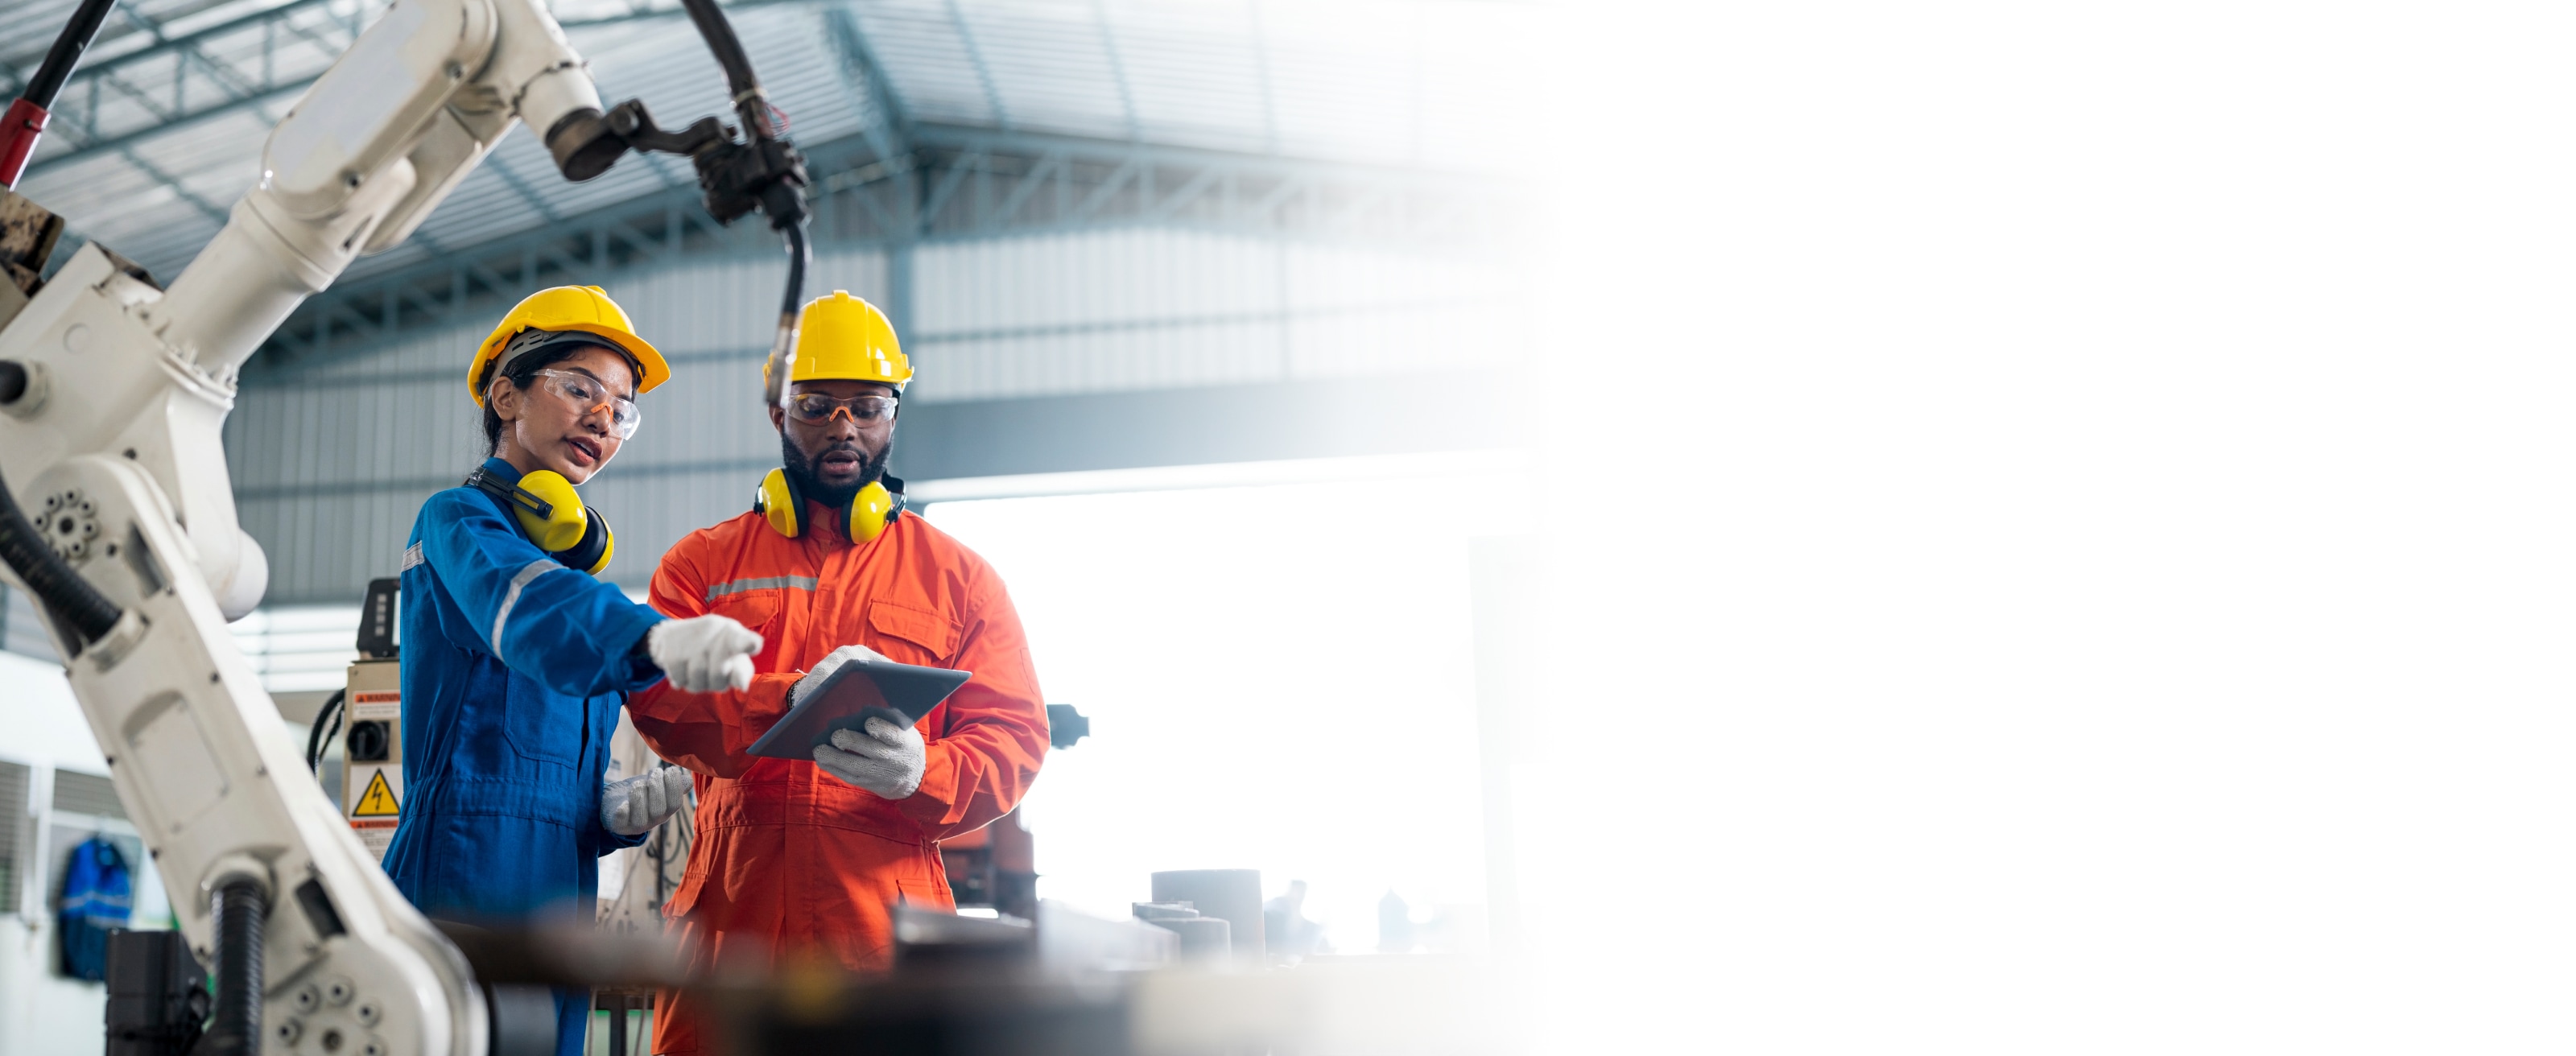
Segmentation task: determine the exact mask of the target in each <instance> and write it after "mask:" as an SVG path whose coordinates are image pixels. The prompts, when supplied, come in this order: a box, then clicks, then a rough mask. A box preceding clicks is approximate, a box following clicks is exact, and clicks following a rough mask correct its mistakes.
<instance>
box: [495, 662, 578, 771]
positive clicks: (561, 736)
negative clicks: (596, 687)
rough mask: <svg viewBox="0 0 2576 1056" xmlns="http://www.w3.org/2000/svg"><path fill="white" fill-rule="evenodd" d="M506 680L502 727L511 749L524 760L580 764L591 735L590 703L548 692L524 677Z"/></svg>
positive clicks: (567, 764)
mask: <svg viewBox="0 0 2576 1056" xmlns="http://www.w3.org/2000/svg"><path fill="white" fill-rule="evenodd" d="M503 681H504V682H506V683H507V684H508V686H509V689H508V690H507V691H505V692H504V694H503V697H502V706H501V711H502V727H501V728H502V729H503V730H504V731H506V732H507V733H508V735H509V738H510V747H511V749H512V750H514V751H517V752H518V753H519V757H520V758H523V759H539V760H544V761H546V762H550V763H562V764H564V765H565V766H570V765H572V764H574V763H576V762H579V761H580V759H581V745H582V741H583V740H584V739H585V738H586V737H587V735H588V732H589V730H588V727H589V724H590V716H589V714H588V711H587V708H586V707H585V705H586V703H587V702H586V701H584V700H582V699H581V698H579V697H567V696H563V695H560V694H556V693H548V692H546V691H545V690H544V689H541V688H539V687H538V686H537V685H536V684H535V683H533V682H530V681H528V680H527V679H524V678H504V680H503Z"/></svg>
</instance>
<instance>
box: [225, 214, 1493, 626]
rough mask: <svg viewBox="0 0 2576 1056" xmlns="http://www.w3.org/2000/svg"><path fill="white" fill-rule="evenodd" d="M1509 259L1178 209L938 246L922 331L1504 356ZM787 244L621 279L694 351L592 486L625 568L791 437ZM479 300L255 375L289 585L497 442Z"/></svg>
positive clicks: (820, 278) (332, 591) (274, 598)
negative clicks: (765, 402) (1048, 232)
mask: <svg viewBox="0 0 2576 1056" xmlns="http://www.w3.org/2000/svg"><path fill="white" fill-rule="evenodd" d="M886 269H887V264H886V260H885V258H884V256H883V255H882V254H879V253H876V252H873V251H864V252H848V251H843V252H825V253H821V254H818V255H817V258H816V260H815V265H814V270H813V272H812V274H811V278H810V279H809V281H808V287H809V290H810V291H812V292H815V293H820V292H823V291H826V290H830V289H833V288H836V287H837V288H842V289H848V290H850V291H851V292H853V293H856V294H859V295H861V296H864V297H868V298H871V299H879V300H881V299H882V298H883V297H884V296H885V293H886V286H887V273H886ZM1508 274H1509V273H1508V272H1507V271H1506V270H1505V269H1504V268H1503V267H1502V266H1500V265H1499V264H1498V263H1496V262H1494V261H1491V260H1486V259H1464V258H1458V257H1449V256H1428V255H1408V254H1404V253H1399V252H1391V251H1384V250H1370V249H1358V248H1350V247H1336V246H1326V245H1317V244H1303V243H1286V242H1279V241H1272V240H1264V239H1258V238H1245V237H1235V236H1223V235H1211V234H1205V233H1195V232H1182V231H1162V230H1110V231H1096V232H1085V233H1076V234H1065V235H1054V236H1045V237H1031V238H1014V239H999V240H990V241H976V242H963V243H948V244H932V245H926V246H922V247H920V248H919V249H917V250H916V251H915V256H914V276H915V278H914V284H913V288H914V291H915V293H914V298H915V301H914V309H913V312H914V321H913V323H912V325H911V328H910V329H911V332H910V333H907V334H906V335H905V347H906V349H907V351H909V352H911V353H912V354H913V356H914V358H915V362H916V365H917V366H918V368H919V370H920V372H921V380H920V381H919V382H917V383H916V386H915V388H914V389H913V390H912V392H911V394H910V395H911V397H912V398H913V399H915V400H917V401H921V402H939V401H954V400H977V399H990V398H996V397H1006V396H1038V395H1052V394H1072V393H1096V392H1115V391H1133V390H1140V389H1170V388H1186V387H1193V386H1200V385H1213V384H1230V383H1241V382H1258V381H1271V380H1286V379H1294V378H1312V377H1330V376H1349V375H1363V374H1372V373H1381V372H1405V371H1417V370H1428V369H1438V368H1444V367H1456V366H1473V365H1476V364H1479V363H1487V362H1492V361H1494V353H1495V349H1496V348H1497V347H1498V346H1499V345H1501V344H1504V343H1507V342H1510V341H1512V340H1515V335H1513V334H1512V333H1511V332H1510V331H1509V328H1508V323H1507V322H1505V320H1506V318H1507V317H1508V316H1511V315H1513V314H1517V313H1514V312H1512V311H1511V310H1510V309H1511V307H1512V304H1513V301H1514V297H1513V295H1512V294H1511V293H1510V292H1509V290H1508V281H1509V280H1508ZM780 278H781V265H780V263H779V262H778V261H776V260H775V259H774V258H771V257H767V256H763V257H758V258H745V259H739V260H718V261H709V262H703V263H687V264H676V265H665V266H660V267H652V268H639V269H635V270H632V271H627V272H621V273H617V274H612V275H609V276H604V277H603V280H602V282H601V285H602V286H604V287H605V288H606V289H607V290H608V291H609V293H610V294H611V295H612V296H614V297H616V298H617V300H618V302H619V303H620V304H622V305H624V306H625V307H626V309H627V310H628V311H629V312H630V313H631V314H632V315H634V317H635V319H636V323H637V326H638V327H639V328H640V329H641V330H642V331H643V333H644V334H645V336H646V337H648V338H650V339H651V340H653V341H654V342H655V343H656V345H657V346H658V347H660V348H661V349H662V350H663V351H664V352H665V353H666V354H668V355H669V356H670V357H671V359H672V361H673V368H674V370H673V377H672V380H671V382H670V383H669V384H667V385H665V386H664V387H662V388H660V389H658V390H656V391H655V392H654V393H653V394H652V395H651V396H649V397H647V398H646V399H645V400H644V401H643V411H644V426H643V429H642V430H641V431H640V432H638V433H637V434H636V437H635V439H634V440H633V441H632V442H630V443H629V444H628V445H627V447H626V449H625V450H624V451H622V452H620V454H619V456H618V458H617V461H616V464H615V465H614V466H613V467H612V468H611V469H610V470H609V471H607V472H606V473H604V474H602V475H601V476H600V478H599V480H598V481H597V482H596V483H594V484H592V485H590V486H588V487H586V488H585V489H584V496H585V498H586V500H587V501H588V502H589V503H590V504H591V505H592V506H594V507H596V508H597V509H599V510H600V511H601V512H602V513H603V514H604V515H605V516H607V517H608V518H609V520H610V521H611V523H613V524H614V525H615V526H616V528H617V539H618V553H617V559H616V561H615V563H614V564H613V565H612V566H611V568H610V570H609V578H610V579H612V580H614V581H616V582H619V583H621V584H625V585H628V586H638V587H640V586H642V585H643V584H645V583H646V582H647V581H648V580H649V579H650V577H651V575H652V570H653V566H654V563H655V562H656V561H657V560H658V559H659V557H660V555H661V552H662V551H663V550H664V549H665V548H667V547H668V546H669V545H670V544H671V543H672V542H673V541H675V540H677V539H678V538H679V537H680V536H681V535H683V534H686V533H687V532H689V531H691V530H694V529H696V528H699V527H703V526H705V525H707V524H710V523H713V522H715V521H717V520H721V519H723V518H725V517H729V516H732V515H733V514H736V513H739V512H741V511H742V510H744V509H747V508H748V507H749V503H750V496H751V494H752V490H753V486H754V485H755V484H756V483H757V482H758V479H759V475H760V472H761V467H765V466H769V465H774V464H776V462H775V460H776V458H777V450H778V448H777V444H778V441H777V435H776V433H774V432H773V431H772V430H771V429H770V428H769V424H768V420H767V418H766V416H765V415H763V414H762V413H761V412H760V409H759V406H758V393H757V379H758V375H759V369H758V363H759V360H760V357H761V356H762V355H763V354H765V352H766V351H767V347H766V346H767V337H768V334H769V331H770V328H771V327H772V326H773V325H774V323H775V314H774V313H775V311H776V308H775V304H776V301H775V298H776V297H777V284H778V282H779V280H780ZM488 329H489V324H488V323H487V322H482V321H478V322H476V323H473V324H467V325H460V326H457V327H454V328H450V329H445V330H439V331H431V332H423V333H421V334H418V335H417V336H411V337H406V338H404V339H402V340H401V341H400V342H398V343H396V344H394V345H392V346H390V347H387V348H385V349H382V350H380V351H375V352H371V353H362V354H355V355H343V356H340V357H338V358H336V359H334V360H332V361H331V362H329V363H327V364H324V365H320V366H318V367H316V368H314V369H311V370H306V371H300V372H297V373H296V374H294V375H293V376H290V377H285V378H271V379H265V380H261V381H258V382H255V383H253V384H251V385H247V386H245V388H244V389H243V391H242V393H241V397H240V401H239V403H238V404H237V405H236V407H235V409H234V412H233V415H232V418H231V420H230V421H229V422H228V423H227V425H226V428H225V447H226V451H227V454H228V457H229V458H230V460H231V463H232V472H233V480H234V488H235V493H236V495H237V497H238V499H239V502H240V507H241V519H242V525H243V527H244V528H245V529H247V530H248V531H249V532H250V533H251V534H252V536H254V537H255V538H257V539H259V541H260V543H261V544H262V545H263V546H264V547H266V548H267V550H268V555H269V562H270V567H271V572H270V579H269V594H268V599H269V602H270V603H271V604H293V603H312V602H350V601H355V600H356V598H357V597H358V595H359V593H360V592H361V591H362V590H363V589H364V585H365V583H366V581H367V580H368V579H371V578H374V577H377V576H385V575H391V574H393V572H394V569H395V561H396V559H397V556H398V555H399V554H400V552H401V550H402V546H403V541H404V539H405V538H406V537H407V536H408V535H409V533H410V528H411V523H412V519H413V516H414V515H415V514H416V513H417V511H418V509H419V506H420V502H421V500H422V499H423V498H424V497H426V496H427V495H428V494H429V493H430V492H432V491H435V490H437V489H439V488H443V487H449V486H452V485H453V484H454V483H455V482H456V481H457V480H459V479H461V478H462V477H463V476H464V474H465V473H466V471H467V470H469V469H471V468H472V467H473V465H474V464H475V463H476V462H477V461H479V460H480V459H481V457H482V442H481V436H480V431H479V429H478V428H477V427H476V424H475V423H476V421H477V412H476V411H475V409H474V407H473V405H472V404H471V403H470V402H468V401H467V400H466V399H465V393H464V392H463V391H462V385H461V384H460V383H461V382H462V381H463V376H464V364H465V363H466V361H467V358H468V356H469V355H470V353H471V351H472V349H473V348H474V346H475V344H476V343H477V342H479V341H480V340H481V339H482V337H483V336H484V334H485V333H487V332H488Z"/></svg>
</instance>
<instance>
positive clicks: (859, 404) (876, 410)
mask: <svg viewBox="0 0 2576 1056" xmlns="http://www.w3.org/2000/svg"><path fill="white" fill-rule="evenodd" d="M894 404H895V398H894V397H892V396H852V397H850V398H849V399H846V400H836V399H833V398H832V397H829V396H825V395H823V394H822V393H819V392H800V393H797V394H796V395H793V396H790V397H788V398H787V413H789V414H793V415H795V416H796V420H797V421H800V422H807V423H819V422H828V421H831V420H832V415H833V414H834V413H836V412H846V413H848V414H849V416H850V420H851V421H853V422H856V423H858V424H860V425H866V424H868V423H871V422H874V421H876V420H878V419H880V418H885V417H888V416H890V415H892V414H894Z"/></svg>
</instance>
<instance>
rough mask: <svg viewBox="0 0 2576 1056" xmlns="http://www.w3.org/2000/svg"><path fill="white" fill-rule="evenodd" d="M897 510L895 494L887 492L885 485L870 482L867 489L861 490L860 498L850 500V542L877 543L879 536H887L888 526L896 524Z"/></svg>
mask: <svg viewBox="0 0 2576 1056" xmlns="http://www.w3.org/2000/svg"><path fill="white" fill-rule="evenodd" d="M897 508H898V507H896V506H895V501H894V493H893V492H890V491H887V490H886V486H885V485H883V484H880V483H878V482H876V481H873V480H871V481H869V482H868V486H867V487H864V488H860V489H859V494H858V497H856V498H853V499H851V500H850V540H851V541H852V542H858V543H873V542H876V541H877V537H878V536H880V535H884V534H885V530H886V525H888V524H891V523H893V522H894V517H895V510H896V509H897Z"/></svg>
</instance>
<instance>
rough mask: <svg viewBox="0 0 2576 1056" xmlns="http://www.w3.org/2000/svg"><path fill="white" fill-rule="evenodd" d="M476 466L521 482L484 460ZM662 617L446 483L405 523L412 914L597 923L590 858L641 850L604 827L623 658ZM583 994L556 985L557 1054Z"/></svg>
mask: <svg viewBox="0 0 2576 1056" xmlns="http://www.w3.org/2000/svg"><path fill="white" fill-rule="evenodd" d="M483 468H484V469H486V470H488V471H490V472H492V473H494V474H496V475H498V476H500V477H501V478H502V479H504V480H510V481H516V480H517V479H519V471H518V470H517V469H514V468H512V467H511V465H510V464H509V463H508V462H504V461H502V460H500V459H497V458H495V459H491V460H489V461H486V462H485V463H483ZM661 621H662V617H661V615H660V614H658V613H656V612H654V611H653V610H652V609H650V608H647V607H645V606H642V605H638V604H635V603H634V602H631V601H628V600H626V595H625V593H624V592H623V591H620V590H618V589H617V588H616V587H614V586H611V585H609V584H606V583H602V582H600V581H598V580H596V579H593V578H591V577H590V575H589V574H588V573H585V572H582V571H580V570H578V569H572V568H566V567H564V566H563V565H561V564H559V563H557V562H556V561H555V560H554V559H553V558H551V557H547V556H546V554H545V551H542V550H539V549H537V547H536V544H534V543H531V542H529V541H528V539H527V537H526V536H525V535H523V534H521V533H520V530H519V525H518V522H517V521H516V520H514V519H512V518H511V517H510V516H509V515H508V514H506V513H503V512H502V510H501V506H500V504H499V503H498V502H497V501H496V500H494V499H493V498H492V497H491V496H489V495H486V494H484V493H482V492H480V491H477V490H475V489H473V488H450V489H448V490H446V491H442V492H439V493H438V494H435V495H432V496H430V497H429V501H428V502H426V503H423V504H422V505H421V508H420V516H419V518H418V519H416V520H415V521H413V522H412V530H411V545H410V548H409V549H406V550H405V551H404V552H403V569H402V699H403V710H402V723H403V730H402V732H403V738H402V741H403V777H404V782H403V784H404V792H405V796H406V802H404V803H403V805H402V825H401V827H399V828H397V829H395V830H394V840H393V846H392V847H390V848H388V849H387V850H386V851H385V872H386V873H388V874H390V875H391V876H392V877H393V881H394V885H395V886H396V887H399V888H401V889H402V893H403V896H404V897H406V898H409V899H411V902H412V904H413V905H415V906H418V907H420V910H421V912H423V913H426V914H429V915H430V916H433V917H447V918H453V919H460V920H469V921H471V920H484V921H490V920H503V921H507V920H519V919H526V918H528V917H530V916H533V915H536V914H539V913H544V912H570V913H573V914H576V915H578V916H580V917H581V918H582V919H584V920H587V919H589V918H590V916H592V915H593V914H595V913H596V912H597V908H596V907H597V902H596V899H597V898H598V891H599V861H598V859H599V856H600V855H603V854H606V853H608V852H610V851H613V850H616V849H618V848H621V847H632V846H635V845H637V844H640V843H642V842H644V838H643V837H642V836H619V835H617V834H615V833H612V832H609V831H608V830H607V829H606V828H604V827H602V826H601V825H600V823H599V784H600V779H601V778H602V777H603V776H605V774H606V772H607V766H608V738H609V736H610V735H611V734H613V733H615V732H616V730H617V708H618V704H619V701H620V699H621V694H622V693H623V692H624V691H627V690H632V689H639V688H642V687H643V686H645V685H647V684H650V683H653V682H657V681H659V680H660V679H661V677H662V672H661V669H659V668H657V667H654V666H653V664H652V662H651V661H650V660H649V659H646V658H645V657H644V656H643V654H642V653H640V652H638V651H637V650H636V644H637V643H638V642H640V641H641V640H642V639H643V637H644V632H645V631H647V630H649V629H650V628H651V627H652V626H653V625H654V624H656V623H660V622H661ZM589 1005H590V994H589V992H588V991H586V990H581V991H557V992H556V998H555V1006H556V1027H557V1033H556V1041H557V1046H556V1051H557V1052H558V1053H559V1054H563V1056H570V1054H572V1053H578V1052H579V1051H581V1049H580V1046H581V1039H582V1032H583V1030H584V1028H586V1027H587V1026H588V1024H589V1019H590V1013H589Z"/></svg>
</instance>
